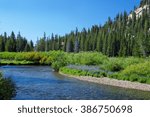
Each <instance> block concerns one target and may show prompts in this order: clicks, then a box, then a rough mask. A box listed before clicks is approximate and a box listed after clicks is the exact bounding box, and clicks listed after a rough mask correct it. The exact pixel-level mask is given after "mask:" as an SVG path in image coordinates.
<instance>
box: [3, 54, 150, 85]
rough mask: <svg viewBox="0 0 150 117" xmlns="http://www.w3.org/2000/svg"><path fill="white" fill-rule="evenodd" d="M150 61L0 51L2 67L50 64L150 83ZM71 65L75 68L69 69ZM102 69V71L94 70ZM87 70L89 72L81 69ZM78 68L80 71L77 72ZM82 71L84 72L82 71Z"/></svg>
mask: <svg viewBox="0 0 150 117" xmlns="http://www.w3.org/2000/svg"><path fill="white" fill-rule="evenodd" d="M149 62H150V58H149V57H147V58H139V57H107V56H105V55H103V54H102V53H99V52H80V53H67V52H63V51H50V52H18V53H14V52H11V53H10V52H1V53H0V64H17V65H18V64H21V65H24V64H25V65H26V64H29V65H30V64H35V65H51V66H52V68H53V69H54V70H55V71H59V70H60V71H61V72H63V73H66V74H72V75H78V76H81V75H83V76H93V77H104V76H105V77H106V76H107V77H110V78H116V79H119V80H130V81H137V82H141V83H149V84H150V67H149V66H150V64H149ZM70 65H76V66H77V67H76V66H74V67H75V68H74V67H72V68H71V67H69V66H70ZM91 66H96V67H97V66H99V70H91V69H89V68H91ZM83 67H87V68H88V69H82V68H83ZM78 68H79V69H78ZM80 68H81V69H80Z"/></svg>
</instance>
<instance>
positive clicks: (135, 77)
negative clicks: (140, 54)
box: [113, 61, 150, 84]
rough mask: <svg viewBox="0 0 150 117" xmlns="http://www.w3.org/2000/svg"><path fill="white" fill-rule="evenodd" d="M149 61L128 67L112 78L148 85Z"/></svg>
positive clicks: (149, 81) (149, 74) (149, 80)
mask: <svg viewBox="0 0 150 117" xmlns="http://www.w3.org/2000/svg"><path fill="white" fill-rule="evenodd" d="M149 66H150V61H147V62H144V63H139V64H135V65H130V66H128V67H126V69H125V70H123V71H121V72H119V73H116V74H114V75H113V77H114V78H117V79H121V80H130V81H138V82H141V83H149V84H150V67H149Z"/></svg>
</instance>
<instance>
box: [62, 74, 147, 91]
mask: <svg viewBox="0 0 150 117" xmlns="http://www.w3.org/2000/svg"><path fill="white" fill-rule="evenodd" d="M59 73H60V74H61V75H63V76H67V77H72V78H76V79H78V80H82V81H87V82H92V83H97V84H104V85H111V86H115V87H122V88H128V89H136V90H142V91H150V85H149V84H142V83H138V82H131V81H123V80H117V79H111V78H107V77H103V78H96V77H89V76H74V75H68V74H64V73H62V72H59Z"/></svg>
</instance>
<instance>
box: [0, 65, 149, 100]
mask: <svg viewBox="0 0 150 117" xmlns="http://www.w3.org/2000/svg"><path fill="white" fill-rule="evenodd" d="M0 70H1V71H2V72H3V74H4V76H5V77H7V78H9V77H10V78H12V79H13V81H14V82H15V84H16V87H17V95H16V97H15V98H13V99H14V100H133V99H134V100H140V99H142V100H143V99H150V92H144V91H139V90H132V89H125V88H119V87H113V86H107V85H102V84H95V83H89V82H85V81H80V80H77V79H75V78H70V77H66V76H62V75H60V74H58V73H56V72H54V71H53V70H52V69H51V68H50V67H49V66H1V67H0Z"/></svg>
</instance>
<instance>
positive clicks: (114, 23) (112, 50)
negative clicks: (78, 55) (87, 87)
mask: <svg viewBox="0 0 150 117" xmlns="http://www.w3.org/2000/svg"><path fill="white" fill-rule="evenodd" d="M138 8H140V9H142V10H141V12H140V13H142V14H141V15H139V14H137V12H136V11H138ZM129 16H130V17H129ZM131 16H132V17H131ZM64 28H65V27H64ZM32 50H35V51H50V50H63V51H65V52H80V51H98V52H102V53H103V54H105V55H108V56H140V57H141V56H144V57H145V56H149V55H150V0H142V1H141V3H140V5H139V7H137V8H136V9H134V10H133V11H131V12H130V13H127V12H126V11H125V12H124V13H119V14H117V15H116V17H115V18H114V19H111V18H110V17H109V18H108V20H107V21H106V23H105V24H104V25H103V26H101V25H94V26H92V28H89V29H85V28H83V30H82V31H81V32H80V31H78V29H77V28H76V30H75V31H71V32H70V33H69V34H66V35H64V36H59V35H54V34H52V35H51V36H50V37H47V36H46V33H44V36H43V37H41V38H40V39H38V40H37V42H36V44H35V47H33V42H32V41H31V42H28V41H27V39H25V38H23V37H21V35H20V33H19V34H18V35H17V36H15V34H14V33H13V32H12V34H11V36H7V35H6V33H5V34H4V35H1V36H0V51H14V52H22V51H32Z"/></svg>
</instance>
